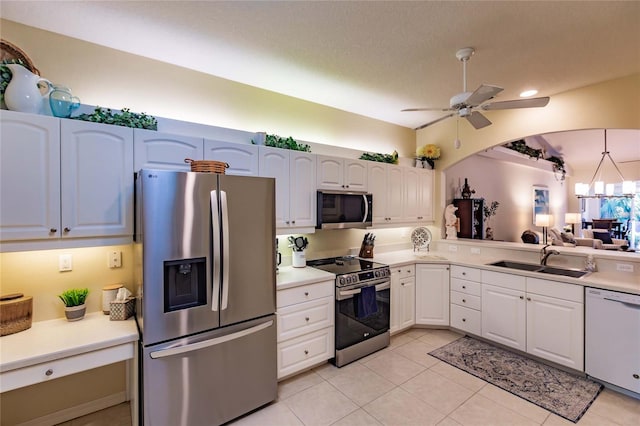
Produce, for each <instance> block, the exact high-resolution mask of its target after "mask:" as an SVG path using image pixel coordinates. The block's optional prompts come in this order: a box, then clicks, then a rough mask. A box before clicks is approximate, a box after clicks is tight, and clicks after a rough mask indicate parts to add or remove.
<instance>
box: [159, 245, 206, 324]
mask: <svg viewBox="0 0 640 426" xmlns="http://www.w3.org/2000/svg"><path fill="white" fill-rule="evenodd" d="M206 264H207V261H206V258H204V257H199V258H196V259H180V260H170V261H165V262H164V296H165V297H164V311H165V312H171V311H177V310H180V309H187V308H192V307H194V306H200V305H206V304H207V274H206V272H205V271H206V269H205V267H206Z"/></svg>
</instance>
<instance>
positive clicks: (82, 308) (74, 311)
mask: <svg viewBox="0 0 640 426" xmlns="http://www.w3.org/2000/svg"><path fill="white" fill-rule="evenodd" d="M85 312H87V305H86V304H84V303H83V304H82V305H78V306H66V307H65V308H64V315H65V316H66V317H67V321H80V320H81V319H82V318H84V314H85Z"/></svg>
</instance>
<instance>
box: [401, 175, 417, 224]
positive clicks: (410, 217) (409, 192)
mask: <svg viewBox="0 0 640 426" xmlns="http://www.w3.org/2000/svg"><path fill="white" fill-rule="evenodd" d="M402 190H403V197H402V198H403V200H404V206H403V211H402V217H403V219H404V221H405V222H417V221H418V216H420V186H419V177H418V169H416V168H405V169H404V173H403V176H402Z"/></svg>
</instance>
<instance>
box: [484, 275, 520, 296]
mask: <svg viewBox="0 0 640 426" xmlns="http://www.w3.org/2000/svg"><path fill="white" fill-rule="evenodd" d="M525 280H526V278H525V277H523V276H521V275H513V274H504V273H502V272H493V271H482V283H483V284H491V285H495V286H498V287H504V288H510V289H512V290H519V291H525V288H526V285H525Z"/></svg>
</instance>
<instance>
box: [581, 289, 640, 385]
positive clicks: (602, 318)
mask: <svg viewBox="0 0 640 426" xmlns="http://www.w3.org/2000/svg"><path fill="white" fill-rule="evenodd" d="M586 293H587V294H586V296H587V297H586V299H587V300H586V306H585V311H586V312H585V316H586V323H585V372H586V373H587V374H588V375H590V376H592V377H594V378H597V379H600V380H603V381H605V382H608V383H611V384H613V385H616V386H619V387H621V388H624V389H627V390H630V391H632V392H635V393H638V394H640V295H635V294H628V293H620V292H617V291H609V290H601V289H597V288H591V287H587V288H586Z"/></svg>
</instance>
